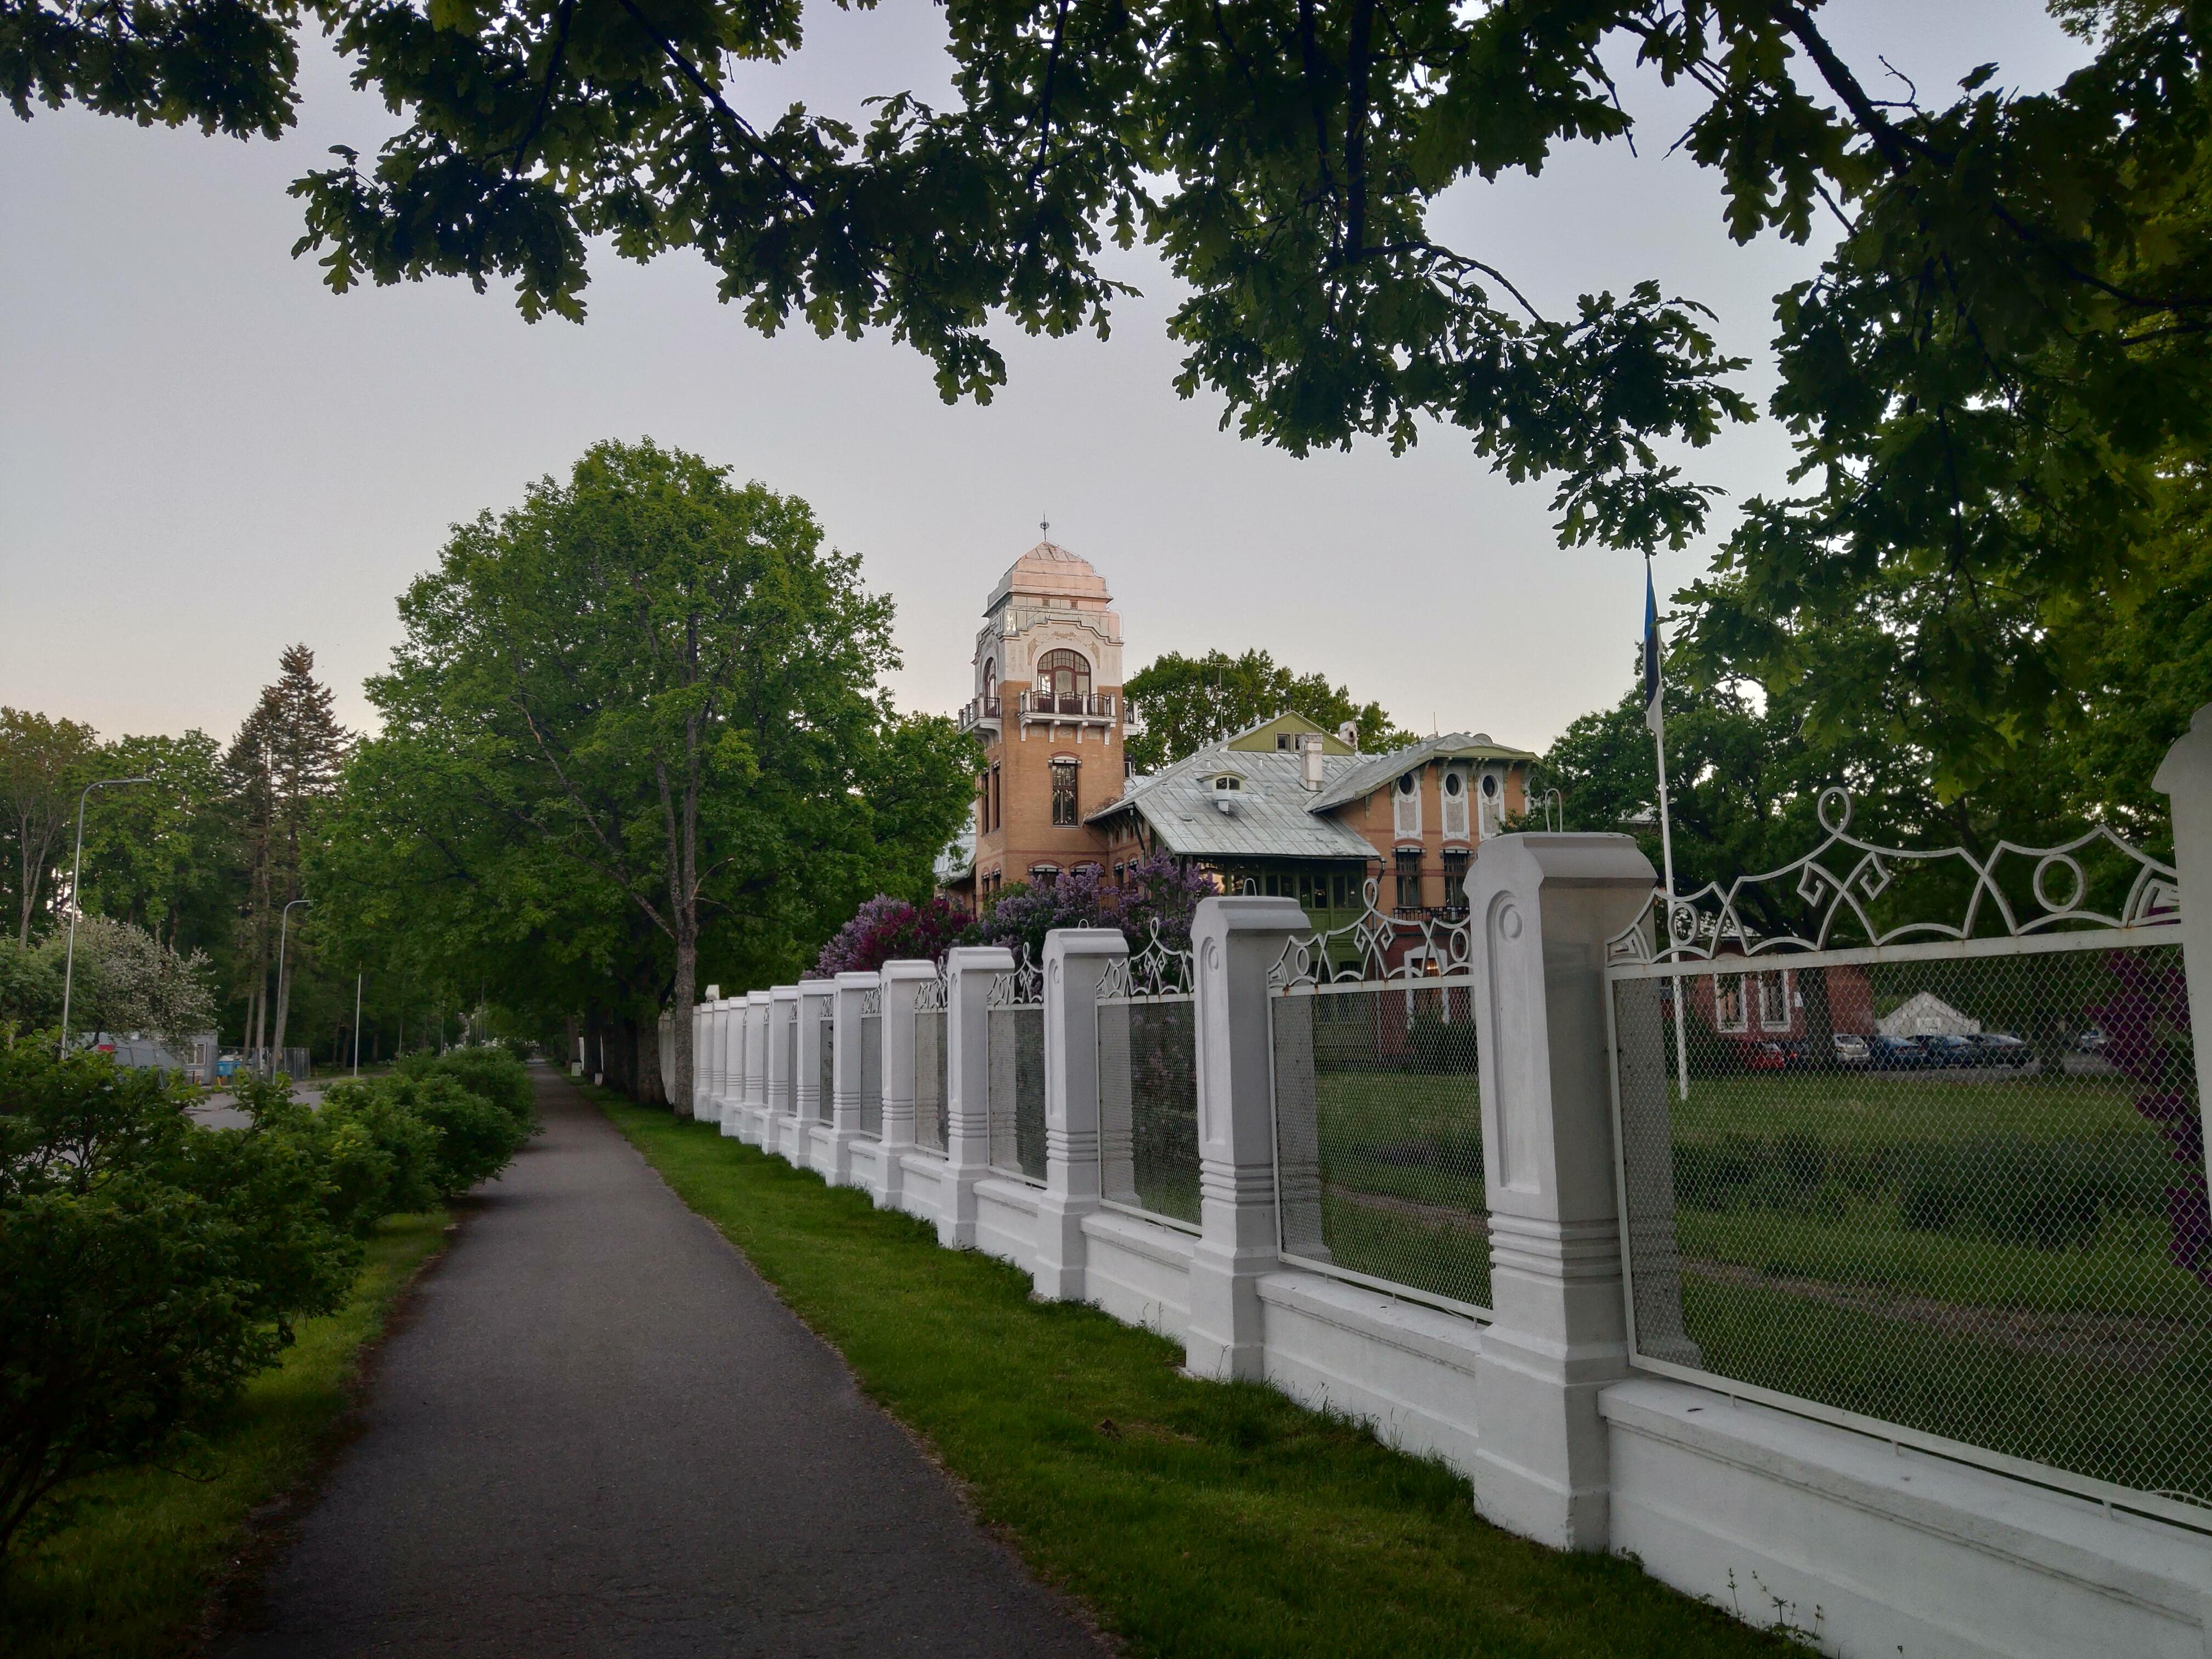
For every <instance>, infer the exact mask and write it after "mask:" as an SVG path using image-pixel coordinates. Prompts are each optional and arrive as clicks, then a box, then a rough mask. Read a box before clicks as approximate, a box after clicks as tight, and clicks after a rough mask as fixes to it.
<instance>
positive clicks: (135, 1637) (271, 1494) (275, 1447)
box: [0, 1211, 447, 1659]
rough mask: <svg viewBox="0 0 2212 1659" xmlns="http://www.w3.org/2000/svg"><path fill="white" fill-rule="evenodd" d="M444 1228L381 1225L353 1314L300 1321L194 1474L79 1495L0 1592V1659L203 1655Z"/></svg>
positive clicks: (92, 1485)
mask: <svg viewBox="0 0 2212 1659" xmlns="http://www.w3.org/2000/svg"><path fill="white" fill-rule="evenodd" d="M446 1224H447V1217H446V1214H445V1212H443V1211H439V1212H433V1213H429V1214H425V1215H410V1216H394V1217H392V1218H390V1219H389V1220H387V1221H386V1222H384V1223H383V1224H382V1225H380V1227H379V1228H378V1230H377V1231H376V1233H375V1235H374V1237H372V1238H371V1239H370V1240H369V1241H368V1261H367V1262H366V1264H365V1265H364V1266H363V1267H362V1274H361V1278H360V1279H358V1280H357V1281H356V1284H355V1285H354V1290H353V1294H352V1296H351V1297H350V1298H349V1300H348V1301H347V1303H346V1304H345V1306H343V1308H341V1309H339V1310H338V1311H337V1312H336V1313H334V1314H331V1315H329V1316H325V1317H324V1318H320V1319H310V1320H307V1321H303V1322H301V1325H300V1326H299V1328H298V1340H296V1341H295V1343H294V1345H293V1346H292V1348H291V1349H290V1351H289V1352H288V1353H287V1354H286V1355H285V1357H284V1363H283V1364H282V1365H281V1366H279V1367H277V1369H276V1370H272V1371H266V1372H264V1373H263V1374H262V1375H261V1376H258V1377H256V1378H254V1379H253V1381H252V1383H248V1384H247V1385H246V1391H245V1393H244V1394H243V1395H241V1396H240V1399H239V1401H238V1404H237V1406H236V1407H234V1411H233V1413H232V1417H231V1420H230V1422H229V1424H228V1426H227V1427H226V1428H225V1429H223V1430H222V1431H221V1432H219V1433H218V1434H217V1435H216V1437H214V1438H213V1439H212V1440H211V1441H210V1443H209V1444H208V1445H207V1446H206V1447H205V1448H204V1449H202V1450H201V1451H200V1452H198V1453H197V1454H196V1455H193V1456H192V1457H191V1460H190V1462H188V1463H187V1464H186V1465H185V1468H186V1469H187V1470H188V1471H189V1474H180V1473H172V1472H170V1471H167V1470H162V1469H150V1468H131V1469H118V1470H114V1471H112V1472H110V1473H108V1474H101V1475H96V1476H94V1477H93V1478H92V1479H90V1480H85V1481H83V1482H82V1483H80V1484H78V1485H76V1486H71V1487H70V1488H69V1489H68V1499H67V1509H66V1510H65V1511H64V1513H63V1515H62V1516H61V1519H62V1522H63V1524H61V1525H60V1526H59V1527H58V1528H57V1529H55V1530H54V1531H52V1532H50V1533H48V1534H46V1535H45V1536H44V1537H43V1538H41V1539H40V1540H39V1541H38V1542H37V1543H36V1544H35V1545H34V1546H33V1547H31V1548H29V1549H27V1550H26V1551H24V1552H23V1553H22V1554H21V1559H19V1560H17V1561H16V1562H15V1564H14V1565H13V1566H12V1568H11V1569H10V1571H9V1576H8V1577H7V1579H6V1580H5V1583H4V1584H0V1653H4V1654H7V1655H8V1656H9V1659H79V1656H87V1659H88V1656H93V1655H98V1656H101V1659H141V1656H147V1659H151V1656H161V1655H169V1654H175V1653H179V1652H184V1651H189V1650H192V1649H193V1648H194V1647H196V1646H197V1644H198V1641H199V1638H200V1637H201V1636H202V1635H203V1633H204V1626H205V1624H206V1622H207V1619H208V1614H209V1610H210V1602H211V1600H212V1598H213V1597H214V1596H215V1595H217V1594H218V1593H219V1592H220V1591H222V1589H225V1588H227V1585H226V1580H227V1579H228V1578H230V1577H233V1576H234V1571H235V1567H236V1564H237V1559H238V1552H239V1549H240V1545H241V1544H242V1543H244V1542H246V1541H247V1539H248V1536H249V1525H250V1522H252V1519H253V1517H254V1516H256V1513H257V1511H261V1510H264V1506H266V1505H268V1504H270V1503H271V1501H272V1500H274V1499H276V1498H281V1497H282V1496H283V1494H285V1493H286V1492H289V1491H291V1490H293V1489H294V1488H295V1487H296V1486H298V1485H299V1484H300V1483H301V1481H303V1480H306V1479H307V1478H308V1477H309V1476H310V1475H311V1474H313V1472H314V1470H315V1468H316V1466H317V1465H318V1464H319V1462H321V1461H322V1460H323V1459H324V1458H325V1457H326V1456H328V1455H330V1453H331V1451H332V1450H334V1449H335V1448H336V1444H337V1432H338V1429H339V1425H340V1422H341V1419H343V1416H344V1414H345V1412H346V1410H347V1407H349V1405H350V1404H351V1403H352V1399H353V1384H354V1382H355V1379H356V1376H358V1375H359V1372H360V1367H361V1363H362V1355H363V1352H364V1350H365V1349H366V1348H367V1347H368V1345H369V1344H370V1343H372V1342H374V1340H375V1339H376V1338H377V1337H378V1336H380V1334H382V1332H383V1330H384V1328H385V1322H386V1319H387V1318H388V1317H389V1316H390V1314H391V1311H392V1304H393V1303H394V1302H395V1301H396V1300H397V1299H398V1296H399V1293H400V1292H401V1291H404V1289H405V1288H406V1287H407V1285H409V1284H410V1282H411V1281H412V1280H413V1279H414V1278H415V1275H416V1273H418V1272H419V1271H420V1270H421V1269H422V1266H423V1264H424V1263H425V1262H427V1261H428V1260H429V1259H430V1258H431V1257H432V1256H433V1255H435V1254H436V1253H437V1252H438V1250H439V1249H440V1248H441V1246H442V1245H443V1244H444V1243H445V1239H446Z"/></svg>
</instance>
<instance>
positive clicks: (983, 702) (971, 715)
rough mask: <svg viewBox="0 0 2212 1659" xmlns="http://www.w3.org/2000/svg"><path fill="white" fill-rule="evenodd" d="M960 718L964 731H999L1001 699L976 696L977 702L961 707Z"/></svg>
mask: <svg viewBox="0 0 2212 1659" xmlns="http://www.w3.org/2000/svg"><path fill="white" fill-rule="evenodd" d="M959 720H960V729H961V730H962V731H963V732H975V731H985V732H995V731H997V730H998V729H999V700H998V699H997V698H996V697H978V698H976V699H975V702H971V703H969V704H967V705H966V706H965V707H964V708H962V709H961V711H960V714H959Z"/></svg>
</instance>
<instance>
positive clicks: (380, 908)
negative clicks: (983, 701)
mask: <svg viewBox="0 0 2212 1659" xmlns="http://www.w3.org/2000/svg"><path fill="white" fill-rule="evenodd" d="M400 615H401V619H402V622H403V623H404V627H405V629H406V637H405V639H404V641H403V643H402V644H401V645H400V646H399V647H398V650H397V651H396V652H395V653H394V656H393V660H392V668H391V670H390V671H389V672H387V673H386V674H384V675H381V676H380V677H378V678H375V679H374V680H372V681H371V682H370V684H369V695H370V697H371V699H372V701H374V702H375V704H376V705H377V707H378V708H379V709H380V711H381V712H382V714H383V715H384V718H385V727H384V732H383V733H382V735H381V736H380V737H379V738H375V739H374V740H372V741H370V742H368V743H365V744H362V748H361V750H360V752H359V754H358V755H357V756H356V757H355V759H354V761H353V762H352V763H350V765H349V769H348V771H347V775H346V786H345V789H344V791H343V799H342V802H341V808H340V817H339V820H338V821H337V824H336V825H335V826H334V833H333V834H332V835H331V836H330V837H329V839H328V842H327V847H326V850H325V854H324V855H323V860H324V861H323V864H322V866H321V874H322V876H323V878H324V885H323V887H322V889H321V890H322V893H323V896H324V902H325V903H326V904H328V905H329V907H330V908H331V911H332V913H333V914H332V915H330V916H328V917H325V919H324V920H325V923H327V924H330V925H332V926H335V927H338V928H339V929H341V930H342V931H343V933H344V934H345V935H346V937H347V938H348V939H350V940H351V941H352V944H351V945H350V946H349V948H350V949H352V950H354V951H356V952H358V953H362V954H367V953H368V952H370V951H374V949H375V948H376V946H377V941H379V940H380V939H385V938H388V937H390V936H391V935H392V934H394V933H399V934H405V935H410V936H411V937H412V938H414V939H416V940H417V941H419V942H420V945H421V948H422V951H423V954H424V955H425V957H426V958H428V959H433V960H438V961H441V962H444V963H447V964H448V966H449V968H451V969H459V970H461V971H465V970H466V969H468V968H469V967H480V968H481V969H483V971H484V972H486V973H487V974H488V975H494V976H495V977H496V978H497V979H498V981H500V983H501V987H502V996H503V997H506V998H508V999H512V1000H515V1001H518V1002H520V1003H521V1004H522V1005H524V1006H526V1007H531V1008H532V1009H533V1010H534V1012H537V1013H538V1014H539V1015H540V1016H542V1017H545V1018H550V1019H558V1018H560V1017H561V1016H562V1015H564V1014H567V1013H569V1012H573V1011H574V1010H576V1009H577V1008H579V1007H593V1008H596V1009H597V1010H599V1012H602V1013H604V1014H606V1015H608V1016H610V1017H613V1018H619V1019H621V1020H623V1021H625V1022H628V1023H629V1025H630V1027H631V1030H629V1033H627V1034H626V1036H625V1038H624V1041H625V1042H631V1043H635V1042H637V1030H638V1029H639V1028H642V1029H643V1030H648V1031H649V1030H650V1029H651V1026H652V1023H653V1018H655V1017H656V1016H657V1015H658V1013H659V1011H660V1010H661V1009H662V1008H664V1007H667V1006H671V1005H672V1006H674V1007H675V1008H676V1009H678V1011H688V1010H689V1009H690V1006H691V1003H692V1000H693V998H694V996H695V994H696V987H697V985H698V983H699V981H700V977H701V972H702V965H703V969H704V971H705V972H706V973H707V974H708V975H711V976H714V977H716V978H719V979H720V980H722V981H723V982H725V983H726V984H732V985H735V984H744V983H756V982H766V981H767V980H768V979H769V977H770V976H772V975H792V974H795V973H796V972H797V971H798V969H799V967H800V966H801V964H802V963H805V961H806V960H808V959H810V958H811V957H812V956H813V954H814V952H815V951H817V950H818V949H819V947H820V945H821V944H822V942H823V940H824V939H827V938H828V937H829V934H830V933H833V932H834V931H836V928H837V927H839V925H840V924H842V922H844V921H845V920H846V918H847V917H848V915H850V914H851V912H852V910H853V908H854V906H855V905H857V904H858V903H859V902H860V901H861V900H862V899H863V898H866V896H869V895H871V894H872V893H875V892H877V891H878V890H883V891H889V892H892V893H895V894H899V895H902V896H910V897H918V896H921V895H923V894H925V893H927V890H928V887H929V879H930V877H929V872H930V867H931V863H932V860H933V859H934V858H935V856H936V854H938V853H939V852H940V851H941V850H942V849H943V848H944V847H945V843H946V842H947V841H948V840H949V839H950V837H951V834H952V831H953V829H955V828H956V827H957V824H958V823H959V821H960V818H961V816H962V814H963V811H965V809H966V806H967V802H968V797H969V792H970V789H971V788H972V780H971V778H970V775H969V772H970V755H969V750H968V748H967V747H966V746H965V744H964V740H963V738H961V737H960V736H959V734H958V732H957V731H956V730H955V729H954V728H953V727H952V726H951V723H950V722H949V721H946V720H941V719H933V718H920V717H912V718H909V717H902V716H900V715H898V714H896V713H894V711H893V710H892V708H891V707H890V702H889V699H888V697H887V696H886V695H885V693H884V691H883V690H882V685H881V677H882V675H883V674H884V672H885V671H887V670H889V669H890V668H892V667H894V666H896V662H897V658H896V653H895V652H894V650H893V648H892V647H891V644H890V621H891V607H890V603H889V601H887V600H885V599H882V598H880V597H878V596H876V595H873V594H871V593H869V592H867V591H866V589H865V588H864V587H863V586H861V584H860V580H859V575H858V566H857V561H854V560H852V559H849V558H848V557H845V556H842V555H839V554H837V553H836V552H835V551H833V550H825V549H824V548H823V546H822V538H821V531H820V529H819V527H818V526H817V524H816V522H815V520H814V516H813V513H811V510H810V509H809V508H808V507H807V506H806V504H805V502H804V501H799V500H798V499H797V498H796V497H793V496H787V495H777V494H775V492H773V491H771V490H769V489H767V488H766V487H765V486H763V485H761V484H758V483H749V484H743V485H740V484H738V483H733V482H732V480H731V478H730V477H729V469H727V468H726V467H717V466H712V465H708V463H707V462H705V461H703V460H702V459H699V458H698V457H696V456H693V455H689V454H685V453H683V452H681V451H675V450H664V449H661V448H659V447H657V446H655V445H653V444H652V443H650V442H645V443H641V444H636V445H625V444H619V443H603V444H599V445H596V446H594V447H592V449H591V450H590V451H589V452H588V453H586V455H585V456H584V457H583V459H580V461H578V462H577V464H576V465H575V467H574V470H573V471H572V473H571V475H570V476H569V477H568V479H567V480H565V481H556V480H553V479H550V478H549V479H545V480H544V481H542V482H540V483H538V484H537V485H535V486H533V487H532V489H531V490H530V491H529V493H528V495H527V497H526V500H525V501H524V502H523V503H522V504H521V505H520V506H519V507H515V508H513V509H512V510H510V511H508V512H507V513H501V514H497V515H494V514H492V513H484V514H483V515H482V516H481V517H479V518H478V519H477V520H475V521H474V522H472V523H470V524H465V525H462V526H458V527H457V528H456V530H455V532H454V533H453V539H452V540H451V541H450V542H449V543H448V544H447V547H446V549H445V551H444V553H443V555H442V556H441V560H440V562H439V566H438V568H436V569H435V571H433V572H431V573H430V574H428V575H425V576H423V577H422V578H421V579H420V580H417V581H416V583H415V585H414V586H412V587H411V588H410V590H409V592H407V594H406V595H405V596H404V598H403V599H402V600H401V603H400ZM678 1033H679V1036H678V1061H677V1074H676V1075H675V1076H674V1077H672V1078H671V1079H667V1080H666V1087H667V1091H668V1093H669V1095H670V1097H671V1099H673V1100H674V1101H675V1102H676V1103H678V1106H679V1109H684V1108H688V1104H689V1100H690V1092H689V1090H690V1084H689V1074H688V1070H687V1062H688V1055H689V1034H690V1022H689V1020H688V1018H679V1019H678ZM640 1046H641V1048H642V1049H643V1050H644V1051H645V1052H647V1053H648V1054H649V1053H650V1051H651V1045H650V1044H649V1043H645V1044H641V1045H640ZM658 1082H659V1080H658V1079H650V1078H643V1079H639V1083H640V1086H641V1088H642V1089H643V1090H644V1091H646V1092H647V1093H648V1094H652V1093H654V1092H657V1086H658Z"/></svg>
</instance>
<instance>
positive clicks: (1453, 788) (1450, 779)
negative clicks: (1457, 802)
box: [1444, 772, 1463, 795]
mask: <svg viewBox="0 0 2212 1659" xmlns="http://www.w3.org/2000/svg"><path fill="white" fill-rule="evenodd" d="M1462 787H1463V786H1462V784H1461V782H1460V775H1459V774H1458V773H1456V772H1447V773H1445V774H1444V793H1446V794H1447V795H1457V794H1458V793H1459V792H1460V790H1461V788H1462Z"/></svg>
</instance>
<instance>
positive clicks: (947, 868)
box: [936, 817, 975, 887]
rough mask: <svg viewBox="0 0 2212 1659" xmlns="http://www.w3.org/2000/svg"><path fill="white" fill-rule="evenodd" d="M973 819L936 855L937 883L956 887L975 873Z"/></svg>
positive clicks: (941, 885) (942, 885) (940, 885)
mask: <svg viewBox="0 0 2212 1659" xmlns="http://www.w3.org/2000/svg"><path fill="white" fill-rule="evenodd" d="M936 872H937V884H938V885H939V887H956V886H957V885H959V884H961V883H962V882H963V881H965V880H967V879H968V878H969V876H970V875H972V874H974V873H975V819H973V818H972V817H971V818H970V819H969V821H968V822H967V823H966V824H965V825H964V826H963V828H962V829H961V831H960V833H959V834H958V835H957V836H954V837H953V838H952V841H951V844H950V845H949V846H947V847H946V848H945V850H944V851H943V852H941V853H939V854H938V855H937V865H936Z"/></svg>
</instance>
